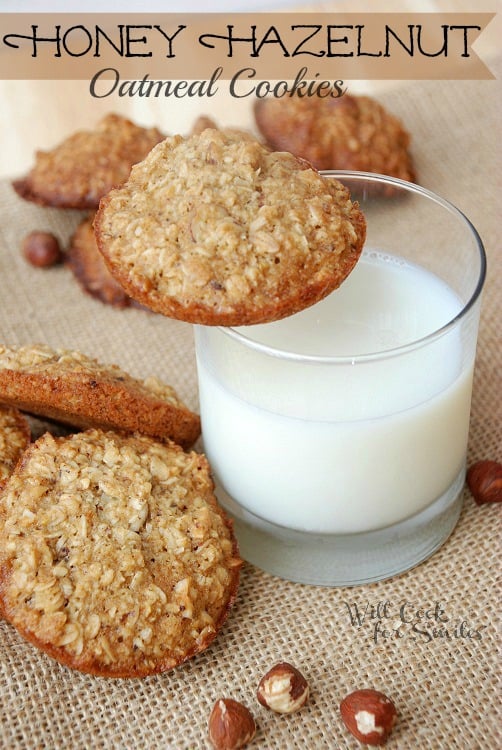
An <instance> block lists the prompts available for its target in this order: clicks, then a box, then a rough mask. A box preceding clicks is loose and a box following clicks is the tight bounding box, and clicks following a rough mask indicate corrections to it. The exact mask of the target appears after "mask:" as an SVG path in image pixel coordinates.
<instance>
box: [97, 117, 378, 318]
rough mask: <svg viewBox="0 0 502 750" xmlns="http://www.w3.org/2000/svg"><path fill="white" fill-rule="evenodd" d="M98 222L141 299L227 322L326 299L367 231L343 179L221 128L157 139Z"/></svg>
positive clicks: (103, 240) (172, 312)
mask: <svg viewBox="0 0 502 750" xmlns="http://www.w3.org/2000/svg"><path fill="white" fill-rule="evenodd" d="M94 227H95V233H96V240H97V243H98V247H99V249H100V251H101V252H102V253H103V255H104V257H105V260H106V262H107V264H108V266H109V268H110V270H111V272H112V274H113V275H114V276H115V277H116V279H117V280H118V281H119V283H120V284H121V285H122V286H123V287H124V289H125V290H126V292H127V293H128V294H129V295H130V296H131V297H133V298H134V299H136V300H138V301H139V302H141V303H142V304H144V305H145V306H146V307H150V308H151V309H153V310H155V311H157V312H160V313H162V314H164V315H167V316H169V317H173V318H179V319H181V320H185V321H187V322H190V323H200V324H204V325H225V326H232V325H246V324H252V323H265V322H268V321H272V320H278V319H279V318H283V317H286V316H288V315H291V314H293V313H295V312H298V311H299V310H302V309H303V308H305V307H308V306H309V305H312V304H313V303H314V302H317V301H318V300H320V299H322V298H323V297H325V296H326V295H327V294H329V293H330V292H331V291H333V289H335V288H336V287H337V286H338V285H339V284H340V283H341V282H342V281H343V280H344V279H345V278H346V276H347V275H348V274H349V273H350V271H351V270H352V268H353V267H354V265H355V263H356V261H357V260H358V258H359V255H360V253H361V250H362V246H363V242H364V238H365V230H366V224H365V220H364V217H363V215H362V213H361V212H360V210H359V207H358V205H357V204H355V203H353V202H352V201H351V200H350V196H349V193H348V190H347V189H346V188H345V187H343V185H341V183H339V182H338V181H337V180H333V179H330V180H327V179H325V178H323V177H321V175H319V173H318V172H317V171H316V170H314V169H313V168H312V167H311V166H310V165H309V164H308V163H307V162H305V161H303V160H300V159H297V158H296V157H295V156H293V155H292V154H288V153H274V152H272V151H271V150H270V149H268V148H266V147H264V146H262V145H261V144H260V143H259V142H258V141H256V140H246V139H243V138H242V137H240V136H239V135H238V134H235V133H230V132H223V131H219V130H215V129H211V128H210V129H207V130H204V131H203V132H202V133H201V134H200V135H193V136H190V137H188V138H183V137H182V136H179V135H178V136H173V137H169V138H167V139H166V140H164V141H163V142H162V143H160V144H159V145H158V146H155V147H154V149H153V150H152V151H151V152H150V154H149V155H148V157H147V158H146V159H144V160H143V161H142V162H141V163H140V164H137V165H136V166H135V167H133V169H132V171H131V176H130V177H129V180H128V181H127V182H126V183H125V184H124V185H123V186H122V187H121V188H118V189H116V190H112V191H111V192H110V193H108V195H106V196H105V197H104V198H103V199H102V201H101V204H100V208H99V211H98V213H97V215H96V219H95V222H94Z"/></svg>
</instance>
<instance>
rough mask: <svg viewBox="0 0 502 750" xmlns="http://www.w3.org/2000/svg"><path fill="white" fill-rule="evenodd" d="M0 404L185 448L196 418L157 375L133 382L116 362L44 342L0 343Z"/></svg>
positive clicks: (196, 427)
mask: <svg viewBox="0 0 502 750" xmlns="http://www.w3.org/2000/svg"><path fill="white" fill-rule="evenodd" d="M0 402H3V403H6V404H10V405H11V406H17V407H18V408H19V409H21V410H22V411H25V412H27V413H29V414H35V415H37V416H41V417H46V418H48V419H53V420H55V421H57V422H62V423H63V424H70V425H72V426H73V427H80V428H83V429H85V428H87V427H102V428H105V429H114V430H123V431H126V432H141V433H142V434H145V435H151V436H152V437H155V438H159V439H171V440H174V442H176V443H178V444H179V445H181V446H182V447H184V448H188V447H190V446H191V445H192V444H193V443H194V442H195V441H196V440H197V438H198V437H199V435H200V417H199V416H198V415H197V414H194V413H193V412H191V411H190V410H189V409H188V407H187V406H185V404H183V403H182V401H181V400H180V399H179V398H178V396H177V394H176V392H175V390H174V389H173V388H172V387H171V386H169V385H166V384H165V383H163V382H161V381H160V380H159V379H158V378H154V377H150V378H147V379H146V380H137V379H136V378H133V377H131V376H130V375H128V374H127V373H126V372H124V371H123V370H121V369H120V368H119V367H117V366H116V365H103V364H100V363H99V362H98V361H97V360H95V359H91V358H90V357H87V356H86V355H84V354H82V353H81V352H77V351H69V350H65V349H51V348H50V347H48V346H45V345H43V344H36V345H33V346H24V347H17V348H9V347H6V346H1V345H0Z"/></svg>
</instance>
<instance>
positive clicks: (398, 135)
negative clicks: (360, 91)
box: [254, 94, 416, 182]
mask: <svg viewBox="0 0 502 750" xmlns="http://www.w3.org/2000/svg"><path fill="white" fill-rule="evenodd" d="M254 116H255V121H256V125H257V127H258V130H259V132H260V133H261V134H262V136H263V138H264V139H265V142H266V143H267V144H268V145H269V146H270V147H271V148H273V149H275V150H277V151H291V153H293V154H296V155H297V156H299V157H302V158H304V159H307V161H309V162H310V163H311V164H312V165H313V166H314V167H316V169H320V170H330V169H339V170H354V171H361V172H379V173H381V174H385V175H389V176H391V177H398V178H400V179H402V180H407V181H409V182H415V181H416V174H415V168H414V165H413V159H412V156H411V154H410V150H409V146H410V134H409V133H408V131H407V130H406V129H405V128H404V126H403V124H402V123H401V121H400V120H399V119H398V118H397V117H395V116H394V115H393V114H391V113H390V112H388V111H387V110H386V109H385V108H384V107H383V106H382V105H381V104H380V103H379V102H377V101H376V100H375V99H373V98H372V97H369V96H355V95H351V94H343V95H342V96H339V97H330V96H326V97H324V98H319V97H299V96H294V97H289V98H283V99H276V98H265V99H259V100H257V101H256V103H255V106H254Z"/></svg>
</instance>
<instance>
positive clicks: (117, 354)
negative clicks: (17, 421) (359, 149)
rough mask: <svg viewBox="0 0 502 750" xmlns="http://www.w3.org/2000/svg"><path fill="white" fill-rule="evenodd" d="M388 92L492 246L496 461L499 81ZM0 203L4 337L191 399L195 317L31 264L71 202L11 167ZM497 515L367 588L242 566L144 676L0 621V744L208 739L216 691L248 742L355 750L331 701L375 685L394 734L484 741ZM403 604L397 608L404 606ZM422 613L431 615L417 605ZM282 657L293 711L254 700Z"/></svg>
mask: <svg viewBox="0 0 502 750" xmlns="http://www.w3.org/2000/svg"><path fill="white" fill-rule="evenodd" d="M498 67H499V70H500V66H498ZM382 100H383V101H384V103H385V104H387V105H388V106H389V108H391V109H392V110H393V111H394V112H396V113H397V114H399V115H400V116H401V117H402V118H403V120H404V121H405V122H406V123H407V125H408V127H409V129H410V130H411V131H412V134H413V151H414V154H415V158H416V163H417V168H418V174H419V176H420V182H421V183H422V184H423V185H424V186H426V187H428V188H430V189H432V190H434V191H436V192H437V193H439V194H441V195H442V196H444V197H445V198H447V199H449V200H450V201H452V202H453V203H455V204H456V205H457V206H458V207H459V208H460V209H462V210H463V211H464V212H465V213H466V214H467V215H468V216H469V218H470V219H471V220H472V221H473V223H474V224H475V225H476V227H477V228H478V230H479V232H480V234H481V236H482V238H483V240H484V243H485V245H486V249H487V253H488V260H489V272H488V280H487V283H486V287H485V293H484V303H483V312H482V320H481V328H480V338H479V348H478V359H477V368H476V379H475V385H474V396H473V410H472V423H471V432H470V444H469V461H470V462H472V461H474V460H476V459H478V458H495V459H498V460H500V459H501V458H502V457H501V455H500V444H501V440H500V436H501V422H500V417H501V408H500V401H501V396H500V371H501V367H502V361H501V351H500V323H501V320H500V308H499V299H500V272H501V268H500V231H499V224H498V223H497V213H498V210H497V209H498V207H499V202H500V198H501V193H500V174H501V171H502V169H501V168H502V164H501V159H500V142H499V138H500V123H501V121H502V111H501V91H500V84H499V82H423V83H414V84H413V85H411V84H408V85H406V84H403V86H402V87H399V88H397V89H395V90H394V89H393V90H391V91H390V92H388V93H387V94H386V95H385V96H384V97H382ZM47 116H50V113H48V115H47ZM0 211H1V214H0V215H1V226H0V230H1V234H0V237H1V240H0V340H1V341H2V342H5V343H8V344H22V343H27V342H33V341H45V342H47V343H48V344H50V345H53V346H62V347H75V348H79V349H81V350H82V351H84V352H86V353H89V354H93V355H95V356H97V357H99V358H101V359H102V360H103V361H108V362H116V363H117V364H119V365H121V366H123V367H125V368H126V369H128V370H129V371H130V372H131V373H132V374H134V375H147V374H157V375H159V376H161V377H164V378H165V379H166V380H168V381H169V382H171V383H172V384H173V385H174V386H175V387H176V388H177V389H178V391H179V393H180V395H182V397H183V398H185V399H186V401H187V402H188V403H189V404H190V405H191V406H192V407H194V408H197V390H196V378H195V364H194V355H193V348H192V330H191V327H190V326H188V325H185V324H182V323H179V322H175V321H171V320H168V319H165V318H162V317H160V316H156V315H154V314H149V313H147V312H143V311H141V310H133V309H130V310H114V309H111V308H107V307H105V306H104V305H102V304H101V303H99V302H97V301H95V300H93V299H91V298H89V297H87V296H85V295H84V294H83V293H82V292H81V290H80V288H79V287H78V286H77V285H76V283H75V281H74V280H73V278H72V277H71V275H70V273H69V272H68V271H67V270H66V269H65V268H57V269H51V270H47V271H41V270H36V269H33V268H30V267H28V266H27V264H26V263H25V262H24V261H23V259H22V258H21V257H20V253H19V244H20V240H21V238H22V237H23V235H24V234H26V233H27V232H28V231H29V230H31V229H33V228H39V229H43V228H46V229H49V230H52V231H55V232H56V233H57V234H58V235H60V236H61V238H62V239H63V240H64V239H65V238H67V236H68V235H69V233H70V232H71V231H72V229H73V228H74V226H75V224H76V221H77V220H78V218H79V216H80V215H79V214H78V213H76V212H69V213H63V212H58V211H55V210H45V209H41V208H37V207H36V206H33V205H30V204H28V203H24V202H22V201H21V200H20V199H19V198H17V197H16V195H15V194H14V192H13V191H12V189H11V188H10V185H9V184H8V183H7V182H4V183H2V184H1V185H0ZM498 221H500V219H499V220H498ZM499 513H500V508H499V507H494V506H484V507H478V506H476V505H475V504H474V503H473V501H472V498H471V497H470V495H469V493H468V491H466V492H465V504H464V510H463V513H462V516H461V519H460V522H459V524H458V526H457V528H456V530H455V531H454V533H453V535H452V536H451V537H450V539H449V540H448V541H447V543H446V544H445V545H444V546H443V548H442V549H441V550H440V551H439V552H437V553H436V554H435V555H434V556H433V557H432V558H431V559H430V560H429V561H427V562H426V563H424V564H422V565H421V566H419V567H418V568H416V569H415V570H413V571H410V572H408V573H406V574H404V575H402V576H399V577H397V578H394V579H392V580H390V581H386V582H382V583H377V584H373V585H369V586H362V587H358V588H354V589H348V588H346V589H327V588H317V587H313V586H304V585H299V584H293V583H288V582H285V581H282V580H279V579H277V578H274V577H273V576H270V575H267V574H265V573H263V572H261V571H260V570H257V569H255V568H254V567H251V566H249V565H246V566H245V567H244V570H243V574H242V584H241V588H240V593H239V597H238V601H237V603H236V606H235V608H234V610H233V612H232V614H231V617H230V619H229V620H228V623H227V624H226V626H225V627H224V629H223V630H222V632H221V633H220V635H219V637H218V638H217V640H216V642H215V643H214V644H213V645H212V646H211V647H210V648H209V649H208V650H207V651H206V652H205V653H204V654H202V655H200V656H199V657H197V658H196V659H194V660H192V661H191V662H189V663H187V664H186V665H184V666H182V667H181V668H179V669H177V670H175V671H174V672H172V673H168V674H164V675H161V676H157V677H152V678H149V679H145V680H140V681H135V680H129V681H128V680H116V681H114V680H105V679H97V678H93V677H89V676H85V675H82V674H79V673H77V672H72V671H70V670H68V669H66V668H64V667H61V666H59V665H58V664H57V663H55V662H53V661H52V660H50V659H49V658H48V657H46V656H45V655H43V654H40V653H38V652H37V651H36V650H35V649H34V648H33V647H32V646H30V645H29V644H27V643H25V642H24V641H23V640H22V639H21V638H20V637H19V636H18V635H17V634H16V632H15V631H14V630H13V628H11V627H10V626H9V625H8V624H6V623H4V622H1V623H0V746H1V747H2V748H6V749H8V750H17V749H20V748H30V749H31V748H40V749H42V748H43V749H45V748H61V747H67V748H74V749H76V748H81V749H82V750H83V749H87V748H121V749H122V748H136V749H137V750H146V749H148V750H152V749H154V748H155V749H156V748H163V749H164V748H175V749H176V750H177V749H179V750H182V749H188V748H190V749H195V748H206V747H207V740H206V724H207V717H208V714H209V711H210V709H211V706H212V704H213V702H214V700H215V699H217V698H218V697H220V696H230V697H234V698H236V699H238V700H241V701H243V702H244V703H245V704H247V705H248V706H249V707H250V708H251V709H252V711H253V713H254V715H255V717H256V720H257V724H258V727H259V729H258V734H257V736H256V739H255V741H254V743H253V747H256V748H267V750H272V749H273V748H277V749H278V750H284V749H285V748H309V749H310V748H312V749H313V750H321V749H323V748H357V747H359V746H360V745H359V743H358V742H357V741H355V740H354V739H352V738H351V737H350V736H349V735H348V734H347V732H346V731H345V730H344V728H343V726H342V724H341V722H340V720H339V715H338V708H337V707H338V703H339V701H340V699H341V698H342V697H343V696H344V695H345V694H346V693H348V692H349V691H351V690H353V689H355V688H358V687H364V686H372V687H374V688H377V689H381V690H383V691H385V692H386V693H388V694H389V695H390V696H392V698H393V699H394V700H395V702H396V704H397V706H398V710H399V723H398V725H397V727H396V729H395V732H394V734H393V736H392V738H391V740H390V741H389V743H388V747H389V748H402V749H403V750H404V749H406V750H408V749H409V748H420V749H425V748H431V750H438V749H441V748H446V749H448V750H449V749H450V748H460V749H461V750H468V749H469V750H474V749H475V748H479V749H481V748H483V750H487V749H490V748H496V747H498V740H499V737H498V725H499V716H500V714H499V712H498V705H497V651H496V626H497V606H496V594H497V590H496V580H497V562H498V550H497V542H498V521H499ZM385 603H387V605H386V606H384V604H385ZM356 605H357V607H358V608H359V612H360V613H361V612H363V610H365V611H366V619H365V620H364V622H361V624H358V623H357V622H356V621H355V620H353V619H352V618H354V616H355V606H356ZM403 605H406V606H405V610H404V611H405V613H406V619H407V620H408V619H409V620H410V621H409V622H406V623H402V622H401V623H400V620H399V609H400V607H402V606H403ZM425 610H429V611H430V614H431V616H432V618H433V619H421V618H422V617H423V616H424V611H425ZM434 613H435V617H436V619H434ZM371 614H373V615H375V616H376V615H377V614H379V615H380V616H381V625H382V627H383V628H385V629H386V630H387V636H388V637H384V635H383V634H382V635H379V636H378V637H377V639H376V641H375V623H376V621H377V620H376V619H374V618H371V617H370V615H371ZM351 615H352V618H351ZM441 621H442V622H441ZM414 624H415V626H416V627H415V629H414ZM399 625H400V627H399V633H400V635H401V636H402V637H400V638H397V637H396V634H395V633H394V632H393V628H397V627H398V626H399ZM279 659H286V660H289V661H292V662H293V663H294V664H296V665H297V666H298V667H299V668H301V669H302V670H303V672H304V673H305V675H306V677H307V678H308V680H309V682H310V685H311V689H312V697H311V700H310V703H309V705H308V706H307V707H306V708H305V709H304V710H302V711H301V712H300V713H299V714H297V715H294V716H291V717H281V716H277V715H274V714H271V713H269V712H267V711H266V710H265V709H264V708H262V707H261V706H259V705H258V703H257V702H256V700H255V697H254V693H255V688H256V685H257V683H258V680H259V678H260V676H261V675H262V674H263V672H264V671H266V670H267V669H268V668H269V667H270V666H271V665H272V664H273V663H274V662H275V661H277V660H279Z"/></svg>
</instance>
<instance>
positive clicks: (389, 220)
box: [195, 172, 485, 586]
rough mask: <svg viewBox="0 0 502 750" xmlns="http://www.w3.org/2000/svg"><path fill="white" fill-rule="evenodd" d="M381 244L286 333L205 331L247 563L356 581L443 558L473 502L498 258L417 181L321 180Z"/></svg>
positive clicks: (215, 414) (232, 506) (208, 440)
mask: <svg viewBox="0 0 502 750" xmlns="http://www.w3.org/2000/svg"><path fill="white" fill-rule="evenodd" d="M323 175H324V177H325V179H327V180H330V179H333V178H336V179H338V180H340V181H341V182H343V183H344V184H345V185H347V187H348V188H349V189H350V191H351V195H352V198H353V199H356V200H358V201H359V203H360V205H361V209H362V211H363V213H364V214H365V216H366V221H367V230H368V233H367V240H366V244H365V247H364V250H363V254H362V256H361V258H360V260H359V261H358V264H357V265H356V267H355V268H354V270H353V271H352V273H351V274H350V276H349V277H348V278H347V279H346V280H345V282H344V283H343V284H342V285H341V286H340V288H339V289H338V290H336V291H334V292H332V293H331V295H329V296H328V297H327V298H326V299H324V300H322V301H321V302H319V303H317V304H315V305H313V306H312V307H310V308H308V309H306V310H304V311H302V312H300V313H297V314H295V315H292V316H290V317H289V318H285V319H283V320H281V321H278V322H275V323H267V324H263V325H254V326H243V327H240V328H221V327H204V326H196V327H195V342H196V355H197V369H198V380H199V396H200V413H201V418H202V437H203V445H204V451H205V453H206V455H207V457H208V459H209V461H210V463H211V466H212V468H213V472H214V476H215V482H216V491H217V495H218V498H219V500H220V502H221V504H222V505H223V506H224V507H225V508H226V509H227V511H228V512H229V513H230V515H231V516H232V517H233V518H234V523H235V530H236V535H237V538H238V540H239V544H240V549H241V555H242V557H243V558H244V559H245V560H247V561H249V562H251V563H253V564H255V565H256V566H258V567H260V568H262V569H263V570H266V571H268V572H270V573H272V574H276V575H278V576H281V577H284V578H287V579H289V580H292V581H298V582H303V583H311V584H319V585H326V586H351V585H357V584H361V583H367V582H371V581H377V580H380V579H384V578H389V577H391V576H393V575H396V574H398V573H401V572H403V571H405V570H407V569H409V568H411V567H413V566H415V565H417V564H418V563H420V562H422V561H424V560H425V559H426V558H428V557H429V556H430V555H431V554H432V553H433V552H434V551H435V550H436V549H437V548H438V547H440V546H441V545H442V544H443V543H444V542H445V540H446V539H447V537H448V536H449V534H450V533H451V531H452V530H453V528H454V526H455V524H456V522H457V520H458V517H459V513H460V509H461V503H462V495H463V487H464V481H465V461H466V451H467V442H468V433H469V412H470V401H471V391H472V376H473V367H474V358H475V350H476V338H477V330H478V321H479V307H480V297H481V290H482V287H483V282H484V277H485V254H484V250H483V246H482V243H481V240H480V238H479V236H478V234H477V232H476V230H475V229H474V227H473V226H472V224H471V223H470V222H469V220H468V219H467V218H466V217H465V216H464V215H463V214H462V213H461V212H460V211H459V210H458V209H457V208H455V207H454V206H453V205H451V204H450V203H448V202H447V201H446V200H443V199H442V198H440V197H438V196H437V195H435V194H433V193H431V192H429V191H428V190H425V189H423V188H421V187H419V186H417V185H413V184H411V183H406V182H403V181H400V180H396V179H392V178H388V177H384V176H382V175H375V174H368V173H362V172H324V173H323Z"/></svg>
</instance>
